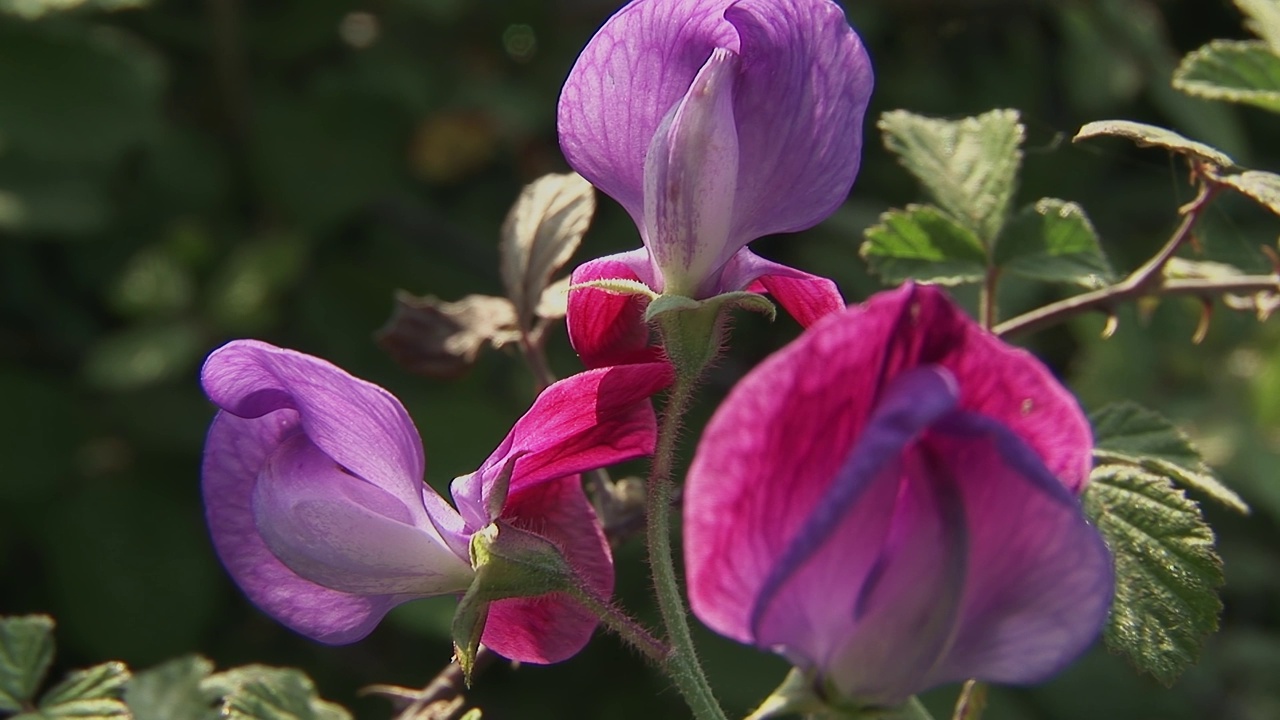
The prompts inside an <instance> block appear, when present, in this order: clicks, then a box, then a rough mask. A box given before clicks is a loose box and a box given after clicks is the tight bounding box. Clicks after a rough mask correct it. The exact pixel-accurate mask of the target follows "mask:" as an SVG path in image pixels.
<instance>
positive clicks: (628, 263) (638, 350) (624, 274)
mask: <svg viewBox="0 0 1280 720" xmlns="http://www.w3.org/2000/svg"><path fill="white" fill-rule="evenodd" d="M593 280H634V281H638V282H641V283H643V284H644V285H646V286H647V287H650V288H652V287H653V285H654V277H653V271H652V269H651V267H650V264H649V254H648V253H647V252H646V251H645V250H643V249H640V250H633V251H631V252H626V253H621V254H619V255H610V256H608V257H603V258H600V259H598V260H592V261H590V262H587V263H584V264H582V265H579V266H578V268H577V269H576V270H574V271H573V276H572V278H571V283H572V285H579V284H581V283H587V282H591V281H593ZM572 285H571V287H572ZM645 304H646V301H645V299H644V298H643V297H642V296H640V295H620V294H618V293H614V292H609V291H607V290H602V289H599V288H591V287H585V288H584V287H578V288H573V289H572V290H570V291H569V308H568V318H567V322H568V326H569V342H570V343H571V344H572V345H573V349H574V351H575V352H577V353H578V357H580V358H582V364H583V365H586V366H587V368H588V369H594V368H600V367H609V366H611V365H626V364H629V363H644V362H654V361H655V360H658V359H659V358H660V351H659V350H658V348H657V347H656V346H653V345H650V344H649V327H648V326H647V325H645V323H644V308H645Z"/></svg>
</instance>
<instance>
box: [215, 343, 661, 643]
mask: <svg viewBox="0 0 1280 720" xmlns="http://www.w3.org/2000/svg"><path fill="white" fill-rule="evenodd" d="M670 377H671V376H670V370H669V369H668V368H667V367H665V366H664V365H658V364H649V365H631V366H627V367H620V368H608V369H603V370H595V371H589V372H586V373H582V374H579V375H576V376H574V377H571V378H568V379H566V380H562V381H560V382H558V383H556V384H554V385H552V386H551V387H549V388H547V389H546V390H545V391H544V392H543V393H542V394H541V395H540V396H539V397H538V399H537V400H536V401H535V402H534V405H533V407H532V408H530V410H529V411H528V412H527V413H526V414H525V415H524V417H522V418H521V419H520V420H519V421H518V422H516V424H515V427H513V428H512V430H511V433H510V434H509V435H508V436H507V438H506V439H505V440H503V442H502V444H501V445H500V446H499V447H498V449H497V450H496V451H495V452H494V453H493V455H491V456H490V457H489V459H488V460H486V461H485V462H484V464H483V465H481V467H480V469H479V470H477V471H476V472H474V473H472V474H470V475H466V476H463V477H460V478H458V479H457V480H455V481H454V484H453V488H452V490H453V496H454V500H455V502H456V504H457V506H458V510H457V511H455V510H454V509H453V508H452V507H450V506H449V504H448V503H446V502H445V501H444V499H443V498H441V497H440V496H439V495H437V494H436V493H435V492H434V491H433V490H432V489H431V488H430V487H428V486H427V485H426V484H424V483H423V471H424V468H425V461H424V458H423V451H422V443H421V441H420V440H419V437H418V432H417V430H416V429H415V428H414V425H413V421H412V420H410V419H409V415H408V413H407V412H405V409H404V407H403V406H402V405H401V404H400V402H399V401H398V400H396V398H395V397H394V396H392V395H391V394H390V393H388V392H387V391H386V390H383V389H382V388H380V387H378V386H376V385H373V384H370V383H368V382H365V381H363V380H359V379H357V378H354V377H352V376H351V375H348V374H347V373H346V372H344V371H343V370H341V369H340V368H338V367H335V366H334V365H332V364H330V363H328V362H325V361H324V360H320V359H318V358H315V357H311V356H309V355H304V354H302V353H298V352H294V351H292V350H284V349H281V348H277V347H273V346H271V345H268V344H266V343H261V342H256V341H252V340H238V341H235V342H232V343H229V344H227V345H225V346H223V347H222V348H220V349H218V350H216V351H215V352H214V353H213V354H212V355H210V356H209V359H208V360H207V361H206V362H205V365H204V369H203V371H202V374H201V382H202V384H203V385H204V389H205V392H206V393H207V394H208V395H209V398H210V399H211V400H213V402H214V403H215V404H216V405H217V406H218V407H219V408H220V412H218V414H217V416H216V417H215V418H214V421H213V425H212V427H210V429H209V436H208V439H207V440H206V442H205V451H204V471H203V476H204V477H203V493H204V502H205V512H206V517H207V519H208V522H209V529H210V532H211V534H212V536H213V543H214V546H215V548H216V550H217V552H218V556H219V557H220V558H221V559H222V562H223V564H224V565H225V566H226V568H227V570H228V572H230V573H231V576H232V578H234V579H235V581H236V582H237V583H238V584H239V585H240V587H241V588H242V589H243V590H244V592H245V594H247V595H248V596H249V599H250V600H252V601H253V602H254V603H255V604H257V605H258V607H260V608H261V609H262V610H263V611H265V612H266V613H267V614H269V615H271V616H273V617H275V618H276V619H277V620H279V621H280V622H281V623H283V624H285V625H287V626H288V627H290V628H292V629H294V630H296V631H297V632H299V633H302V634H303V635H306V636H308V637H311V638H313V639H315V640H319V641H321V642H325V643H332V644H341V643H349V642H354V641H356V640H359V639H360V638H362V637H364V636H365V635H367V634H369V632H371V631H372V630H373V628H374V626H375V625H377V623H378V622H379V621H380V620H381V619H382V617H383V615H385V614H386V612H387V611H388V610H390V609H391V608H392V607H394V606H396V605H398V604H400V603H403V602H406V601H408V600H413V599H416V598H422V597H428V596H431V595H443V594H459V593H462V592H463V591H465V590H466V589H467V588H468V586H469V585H470V583H471V579H472V576H473V572H472V568H471V563H470V561H469V554H468V543H469V540H470V537H471V535H472V534H474V533H475V532H477V531H479V530H481V529H482V528H484V527H485V526H487V525H488V524H489V523H491V522H493V521H495V520H497V519H499V518H500V519H502V520H503V521H505V522H508V523H510V524H512V525H514V526H516V527H520V528H522V529H526V530H530V531H533V532H536V533H538V534H540V535H542V536H543V537H545V538H547V539H548V540H550V541H552V542H553V543H555V544H556V545H557V546H559V548H560V549H561V551H562V552H563V553H564V555H565V557H566V558H567V559H568V560H569V562H570V564H571V565H572V566H573V567H574V569H575V570H576V571H577V572H578V574H579V575H580V576H581V577H582V578H583V579H584V580H585V581H586V582H587V584H588V585H589V586H590V587H592V588H593V589H594V590H595V591H596V592H598V593H599V594H600V595H601V596H602V597H608V596H609V595H610V594H611V593H612V590H613V561H612V558H611V556H610V553H609V546H608V544H607V543H606V542H605V539H604V535H603V533H602V532H601V528H600V524H599V521H598V520H597V519H596V516H595V513H594V512H593V511H592V509H591V506H590V504H589V503H588V502H587V499H586V497H585V495H584V494H583V491H582V487H581V484H580V483H579V479H578V476H577V473H579V472H582V471H585V470H589V469H593V468H597V467H602V466H605V465H609V464H612V463H615V462H619V461H622V460H625V459H629V458H634V457H638V456H641V455H645V454H648V453H650V452H652V451H653V445H654V441H655V435H656V424H655V421H654V416H653V409H652V407H651V404H650V402H649V400H648V398H649V396H650V395H652V394H653V393H655V392H657V391H658V390H660V389H661V388H663V387H665V386H666V385H667V384H668V383H669V382H670ZM442 421H443V422H444V423H447V422H448V419H447V418H444V419H442ZM504 473H506V474H509V485H508V488H507V493H506V495H505V497H504V496H502V494H501V484H500V483H499V481H500V480H501V479H503V475H504ZM595 625H596V620H595V618H594V617H593V616H592V615H590V614H589V613H588V612H587V611H586V610H585V609H583V608H581V607H580V606H579V605H577V604H576V603H574V602H573V601H571V600H569V599H568V598H565V597H561V596H558V595H552V596H546V597H541V598H533V599H529V598H518V599H512V600H500V601H497V602H495V603H494V604H493V605H492V607H491V609H490V613H489V619H488V624H487V625H486V626H485V631H484V636H483V641H484V642H485V643H486V644H488V645H489V646H490V647H492V648H493V649H494V650H495V651H497V652H498V653H499V654H501V655H504V656H506V657H508V658H511V659H513V660H522V661H525V662H535V663H547V662H556V661H558V660H563V659H565V658H568V657H570V656H572V655H573V654H574V653H576V652H577V651H578V650H580V649H581V648H582V646H583V645H584V644H586V642H587V640H588V638H589V637H590V635H591V632H592V630H593V629H594V628H595Z"/></svg>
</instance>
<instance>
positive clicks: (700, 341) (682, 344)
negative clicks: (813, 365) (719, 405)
mask: <svg viewBox="0 0 1280 720" xmlns="http://www.w3.org/2000/svg"><path fill="white" fill-rule="evenodd" d="M737 308H741V309H743V310H750V311H752V312H758V313H761V314H763V315H765V316H766V317H768V318H769V320H770V321H771V322H772V321H773V320H774V319H775V318H776V317H777V314H778V311H777V309H776V308H775V307H774V305H773V303H772V302H771V301H770V300H769V299H768V298H766V297H764V296H763V295H760V294H757V293H753V292H745V291H738V292H729V293H724V294H723V295H716V296H715V297H711V298H707V299H706V300H694V299H693V298H689V297H684V296H682V295H659V296H658V297H656V298H654V299H653V301H652V302H650V303H649V307H647V308H646V309H645V313H644V319H645V322H649V323H656V324H657V326H658V331H659V333H660V334H661V335H662V347H663V350H665V351H666V354H667V359H668V360H670V361H671V364H672V365H674V366H675V368H676V372H677V373H680V374H681V375H683V376H685V377H687V378H696V377H698V376H700V375H701V374H702V370H703V369H704V368H706V367H707V365H709V364H710V363H711V361H712V360H714V359H715V357H716V355H718V354H719V353H720V348H721V346H722V345H723V344H724V329H725V325H726V323H727V321H728V318H729V312H730V311H731V310H734V309H737Z"/></svg>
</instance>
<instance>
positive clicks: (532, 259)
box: [501, 173, 596, 329]
mask: <svg viewBox="0 0 1280 720" xmlns="http://www.w3.org/2000/svg"><path fill="white" fill-rule="evenodd" d="M595 210H596V199H595V190H594V189H593V188H592V187H591V183H589V182H587V181H586V180H584V179H583V178H582V176H581V175H578V174H577V173H566V174H563V175H544V176H542V177H541V178H538V179H537V180H535V181H533V182H532V183H530V184H529V185H526V186H525V188H524V190H523V191H522V192H521V193H520V197H519V198H518V199H517V200H516V203H515V205H513V206H512V207H511V211H510V212H509V213H507V219H506V221H505V222H504V223H503V224H502V244H501V251H502V282H503V284H504V285H506V288H507V297H509V298H511V303H512V304H513V305H514V306H515V311H516V321H517V322H518V323H519V324H520V326H521V327H524V328H526V329H527V328H528V327H529V324H530V323H531V322H532V320H533V317H534V314H535V313H536V312H537V307H538V305H539V303H540V302H541V301H542V296H543V291H544V290H546V288H547V284H548V283H549V282H551V275H552V274H553V273H555V271H556V270H558V269H560V267H561V266H562V265H564V264H565V263H566V262H568V261H569V258H570V257H571V256H572V255H573V253H574V251H575V250H577V249H578V244H579V243H581V242H582V236H583V235H584V234H585V233H586V232H587V226H588V225H590V223H591V216H592V214H594V213H595Z"/></svg>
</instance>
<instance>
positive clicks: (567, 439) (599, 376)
mask: <svg viewBox="0 0 1280 720" xmlns="http://www.w3.org/2000/svg"><path fill="white" fill-rule="evenodd" d="M672 379H673V373H672V370H671V367H670V366H669V365H667V364H666V363H644V364H635V365H619V366H617V367H610V368H600V369H598V370H587V371H586V372H582V373H578V374H577V375H573V376H571V377H568V378H565V379H564V380H561V381H559V382H556V383H553V384H552V385H551V386H549V387H548V388H547V389H546V390H543V391H542V393H541V394H540V395H538V398H537V399H536V400H535V401H534V403H533V407H531V408H529V410H528V412H526V413H525V414H524V415H523V416H522V417H521V418H520V419H519V420H517V421H516V424H515V426H513V427H512V428H511V432H510V433H508V434H507V437H506V438H505V439H504V440H503V441H502V444H501V445H499V446H498V449H497V450H495V451H494V452H493V454H492V455H490V456H489V459H488V460H486V461H485V462H484V464H483V465H481V466H480V469H479V470H477V471H476V472H474V473H472V474H470V475H465V476H463V477H460V478H458V479H456V480H455V481H454V482H453V486H452V492H453V497H454V501H455V502H456V503H457V504H458V509H459V511H460V512H461V513H462V516H463V517H464V518H465V519H466V520H467V522H468V524H470V525H471V526H472V529H473V530H474V529H479V528H480V527H483V526H484V525H487V524H488V523H489V522H490V521H492V520H493V519H494V516H493V507H494V505H495V503H493V502H491V501H490V495H491V493H493V492H494V491H495V489H499V490H500V489H501V488H496V483H497V481H498V480H499V479H501V478H502V476H503V474H504V471H509V472H510V478H509V480H510V484H509V490H508V492H509V494H510V496H511V497H514V496H515V494H516V493H518V492H520V491H523V490H525V489H527V488H529V487H531V486H535V485H538V484H540V483H544V482H547V481H549V480H555V479H557V478H561V477H564V476H566V475H575V474H577V473H580V472H585V471H587V470H593V469H595V468H600V467H605V466H608V465H612V464H614V463H619V462H622V461H624V460H630V459H632V458H637V457H640V456H642V455H648V454H650V453H652V452H653V448H654V445H655V443H656V441H657V421H656V419H655V418H654V414H653V405H652V403H651V402H650V401H649V398H650V397H652V396H653V395H654V394H655V393H657V392H658V391H660V390H662V389H663V388H665V387H667V386H668V385H670V384H671V381H672ZM512 462H514V465H512V464H511V463H512ZM499 505H500V504H499ZM504 512H505V511H504Z"/></svg>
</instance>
